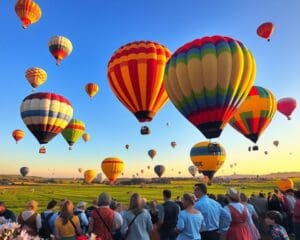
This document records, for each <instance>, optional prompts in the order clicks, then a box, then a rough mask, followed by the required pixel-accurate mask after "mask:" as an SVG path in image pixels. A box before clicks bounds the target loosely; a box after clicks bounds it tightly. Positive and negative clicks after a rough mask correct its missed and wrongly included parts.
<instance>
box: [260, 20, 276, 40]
mask: <svg viewBox="0 0 300 240" xmlns="http://www.w3.org/2000/svg"><path fill="white" fill-rule="evenodd" d="M273 32H274V24H273V23H271V22H265V23H263V24H261V25H260V26H259V27H258V28H257V30H256V33H257V35H258V36H260V37H262V38H265V39H267V41H268V42H269V41H270V37H271V35H272V33H273Z"/></svg>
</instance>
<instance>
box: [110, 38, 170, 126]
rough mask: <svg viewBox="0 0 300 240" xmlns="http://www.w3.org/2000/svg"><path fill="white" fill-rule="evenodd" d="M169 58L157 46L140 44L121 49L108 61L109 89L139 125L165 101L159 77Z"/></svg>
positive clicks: (131, 44)
mask: <svg viewBox="0 0 300 240" xmlns="http://www.w3.org/2000/svg"><path fill="white" fill-rule="evenodd" d="M170 55H171V53H170V51H169V50H168V49H167V48H166V47H164V46H162V45H161V44H159V43H156V42H150V41H140V42H132V43H128V44H126V45H124V46H122V47H121V48H119V49H118V50H117V51H116V52H115V53H114V54H113V56H112V57H111V59H110V60H109V63H108V69H107V72H108V73H107V76H108V80H109V84H110V87H111V89H112V91H113V92H114V94H115V95H116V97H117V98H118V99H119V100H120V102H121V103H122V104H123V105H124V106H125V107H126V108H127V109H128V110H129V111H131V112H132V113H133V114H134V115H135V117H136V118H137V119H138V121H139V122H149V121H151V120H152V119H153V118H154V116H155V114H156V113H157V112H158V111H159V110H160V109H161V108H162V107H163V106H164V104H165V103H166V102H167V100H168V96H167V93H166V91H165V88H164V84H163V74H164V70H165V64H166V62H167V60H168V59H169V57H170Z"/></svg>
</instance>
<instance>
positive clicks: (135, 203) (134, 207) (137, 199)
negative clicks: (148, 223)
mask: <svg viewBox="0 0 300 240" xmlns="http://www.w3.org/2000/svg"><path fill="white" fill-rule="evenodd" d="M141 202H142V201H141V196H140V195H139V194H138V193H134V194H132V195H131V198H130V201H129V208H128V211H132V212H133V214H138V213H140V212H141V211H143V206H142V204H141Z"/></svg>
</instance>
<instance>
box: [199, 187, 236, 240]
mask: <svg viewBox="0 0 300 240" xmlns="http://www.w3.org/2000/svg"><path fill="white" fill-rule="evenodd" d="M194 194H195V196H196V198H197V201H196V203H195V208H196V209H197V210H198V211H200V212H201V213H202V215H203V217H204V221H205V225H206V227H205V231H204V232H201V237H202V238H201V239H202V240H219V239H220V235H221V233H224V232H226V231H227V230H228V228H229V226H230V222H231V217H230V214H229V213H228V212H226V211H225V210H224V208H222V206H221V205H220V204H219V203H218V202H216V201H215V200H213V199H211V198H209V197H208V196H207V187H206V185H205V184H203V183H199V184H195V185H194Z"/></svg>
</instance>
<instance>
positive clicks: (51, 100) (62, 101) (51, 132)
mask: <svg viewBox="0 0 300 240" xmlns="http://www.w3.org/2000/svg"><path fill="white" fill-rule="evenodd" d="M72 116H73V108H72V106H71V103H70V102H69V101H68V100H67V99H66V98H64V97H63V96H61V95H58V94H55V93H47V92H39V93H34V94H30V95H29V96H27V97H26V98H25V99H24V100H23V102H22V104H21V117H22V119H23V122H24V123H25V125H26V126H27V128H28V129H29V130H30V132H31V133H32V134H33V135H34V136H35V137H36V139H37V140H38V141H39V143H40V144H46V143H48V142H49V141H50V140H51V139H52V138H54V137H55V136H56V135H57V134H59V133H60V132H61V131H62V130H63V129H64V128H65V127H66V126H67V125H68V123H69V122H70V120H71V118H72Z"/></svg>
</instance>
